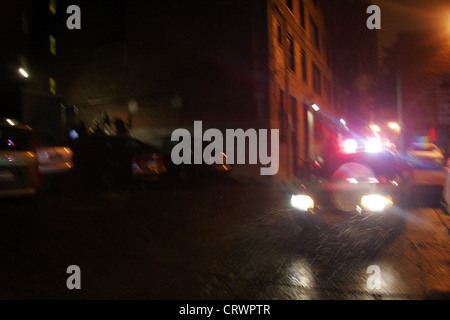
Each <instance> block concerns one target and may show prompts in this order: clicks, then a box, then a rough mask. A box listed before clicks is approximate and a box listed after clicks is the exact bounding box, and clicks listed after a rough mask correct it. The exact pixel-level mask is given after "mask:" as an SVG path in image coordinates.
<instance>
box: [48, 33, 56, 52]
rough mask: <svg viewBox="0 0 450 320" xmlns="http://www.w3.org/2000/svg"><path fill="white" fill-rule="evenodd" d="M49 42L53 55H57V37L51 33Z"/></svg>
mask: <svg viewBox="0 0 450 320" xmlns="http://www.w3.org/2000/svg"><path fill="white" fill-rule="evenodd" d="M49 42H50V53H51V54H52V55H54V56H56V39H55V37H54V36H52V35H50V37H49Z"/></svg>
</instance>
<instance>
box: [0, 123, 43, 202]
mask: <svg viewBox="0 0 450 320" xmlns="http://www.w3.org/2000/svg"><path fill="white" fill-rule="evenodd" d="M32 133H33V131H32V129H31V128H30V127H29V126H27V125H24V124H21V123H20V122H18V121H17V120H14V119H6V118H1V119H0V198H3V197H17V196H32V195H34V194H36V193H37V190H38V187H39V177H38V169H37V156H36V153H35V152H34V151H33V148H32V141H33V136H32Z"/></svg>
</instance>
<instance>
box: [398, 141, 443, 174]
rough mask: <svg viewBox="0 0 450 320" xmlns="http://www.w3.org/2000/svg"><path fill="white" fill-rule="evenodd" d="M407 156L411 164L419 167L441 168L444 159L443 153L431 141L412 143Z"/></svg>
mask: <svg viewBox="0 0 450 320" xmlns="http://www.w3.org/2000/svg"><path fill="white" fill-rule="evenodd" d="M407 156H408V160H409V161H410V162H411V164H412V165H413V166H414V167H419V168H442V167H443V165H444V161H445V155H444V153H443V152H442V150H441V149H439V147H438V146H437V145H435V144H433V143H413V144H412V146H411V147H410V148H409V149H408V150H407Z"/></svg>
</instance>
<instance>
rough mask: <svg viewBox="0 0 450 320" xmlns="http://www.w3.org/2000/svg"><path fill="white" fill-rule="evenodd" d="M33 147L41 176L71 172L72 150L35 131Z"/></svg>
mask: <svg viewBox="0 0 450 320" xmlns="http://www.w3.org/2000/svg"><path fill="white" fill-rule="evenodd" d="M33 147H34V151H35V152H36V154H37V159H38V167H39V174H40V175H41V176H45V175H57V174H64V173H68V172H70V171H71V170H72V168H73V152H72V150H71V149H70V148H69V147H67V146H64V145H61V144H60V143H58V142H57V141H56V139H54V138H53V137H52V136H50V135H49V134H47V133H45V132H39V131H35V134H34V141H33Z"/></svg>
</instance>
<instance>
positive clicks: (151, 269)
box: [0, 183, 450, 300]
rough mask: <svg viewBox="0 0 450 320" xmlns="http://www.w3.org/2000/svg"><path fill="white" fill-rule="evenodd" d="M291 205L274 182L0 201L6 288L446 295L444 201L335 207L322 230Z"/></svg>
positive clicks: (99, 294) (34, 293)
mask: <svg viewBox="0 0 450 320" xmlns="http://www.w3.org/2000/svg"><path fill="white" fill-rule="evenodd" d="M287 204H288V201H287V199H285V198H284V195H283V194H282V193H281V192H279V191H274V190H273V189H272V188H268V187H264V186H257V185H240V184H234V183H230V184H223V185H214V186H211V185H207V186H200V187H196V188H186V189H173V188H160V187H152V188H149V189H142V190H137V191H136V190H135V191H129V192H122V193H111V192H97V193H85V194H81V195H70V194H69V195H58V194H57V195H48V196H45V197H43V198H40V199H36V200H35V201H34V202H4V203H3V208H4V211H3V213H2V215H1V216H0V226H1V227H0V228H1V229H0V240H1V241H0V249H1V252H2V265H1V266H0V283H2V289H1V290H0V296H1V297H2V298H44V299H45V298H95V299H111V298H119V299H123V298H125V299H134V298H137V299H264V300H271V299H277V300H278V299H423V298H433V297H443V296H445V297H446V298H448V297H449V296H448V293H449V292H450V280H449V279H450V245H449V242H448V238H449V229H448V228H449V226H450V217H449V216H447V215H444V214H443V213H442V211H441V210H440V209H436V208H435V209H433V208H419V207H412V208H408V209H407V210H403V209H398V208H395V210H394V212H393V213H391V214H389V216H386V215H384V214H377V215H372V216H370V217H367V216H360V217H356V218H349V217H340V216H336V215H335V214H334V213H332V212H328V214H325V216H324V217H323V225H322V227H320V228H317V227H316V226H312V225H307V224H305V223H303V222H301V221H299V219H298V217H299V213H298V212H295V211H293V210H291V209H290V208H289V207H288V206H287ZM71 264H77V265H79V266H80V268H81V270H82V274H83V282H82V283H83V288H82V290H80V291H78V292H69V291H68V290H67V288H66V287H65V281H66V277H67V275H66V273H65V270H66V268H67V266H68V265H71ZM370 266H378V267H379V270H380V277H379V280H380V283H379V284H380V287H379V289H377V288H374V289H370V288H369V287H368V280H369V278H370V277H371V275H372V273H368V268H369V267H370ZM370 279H373V278H370ZM370 283H372V282H370Z"/></svg>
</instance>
